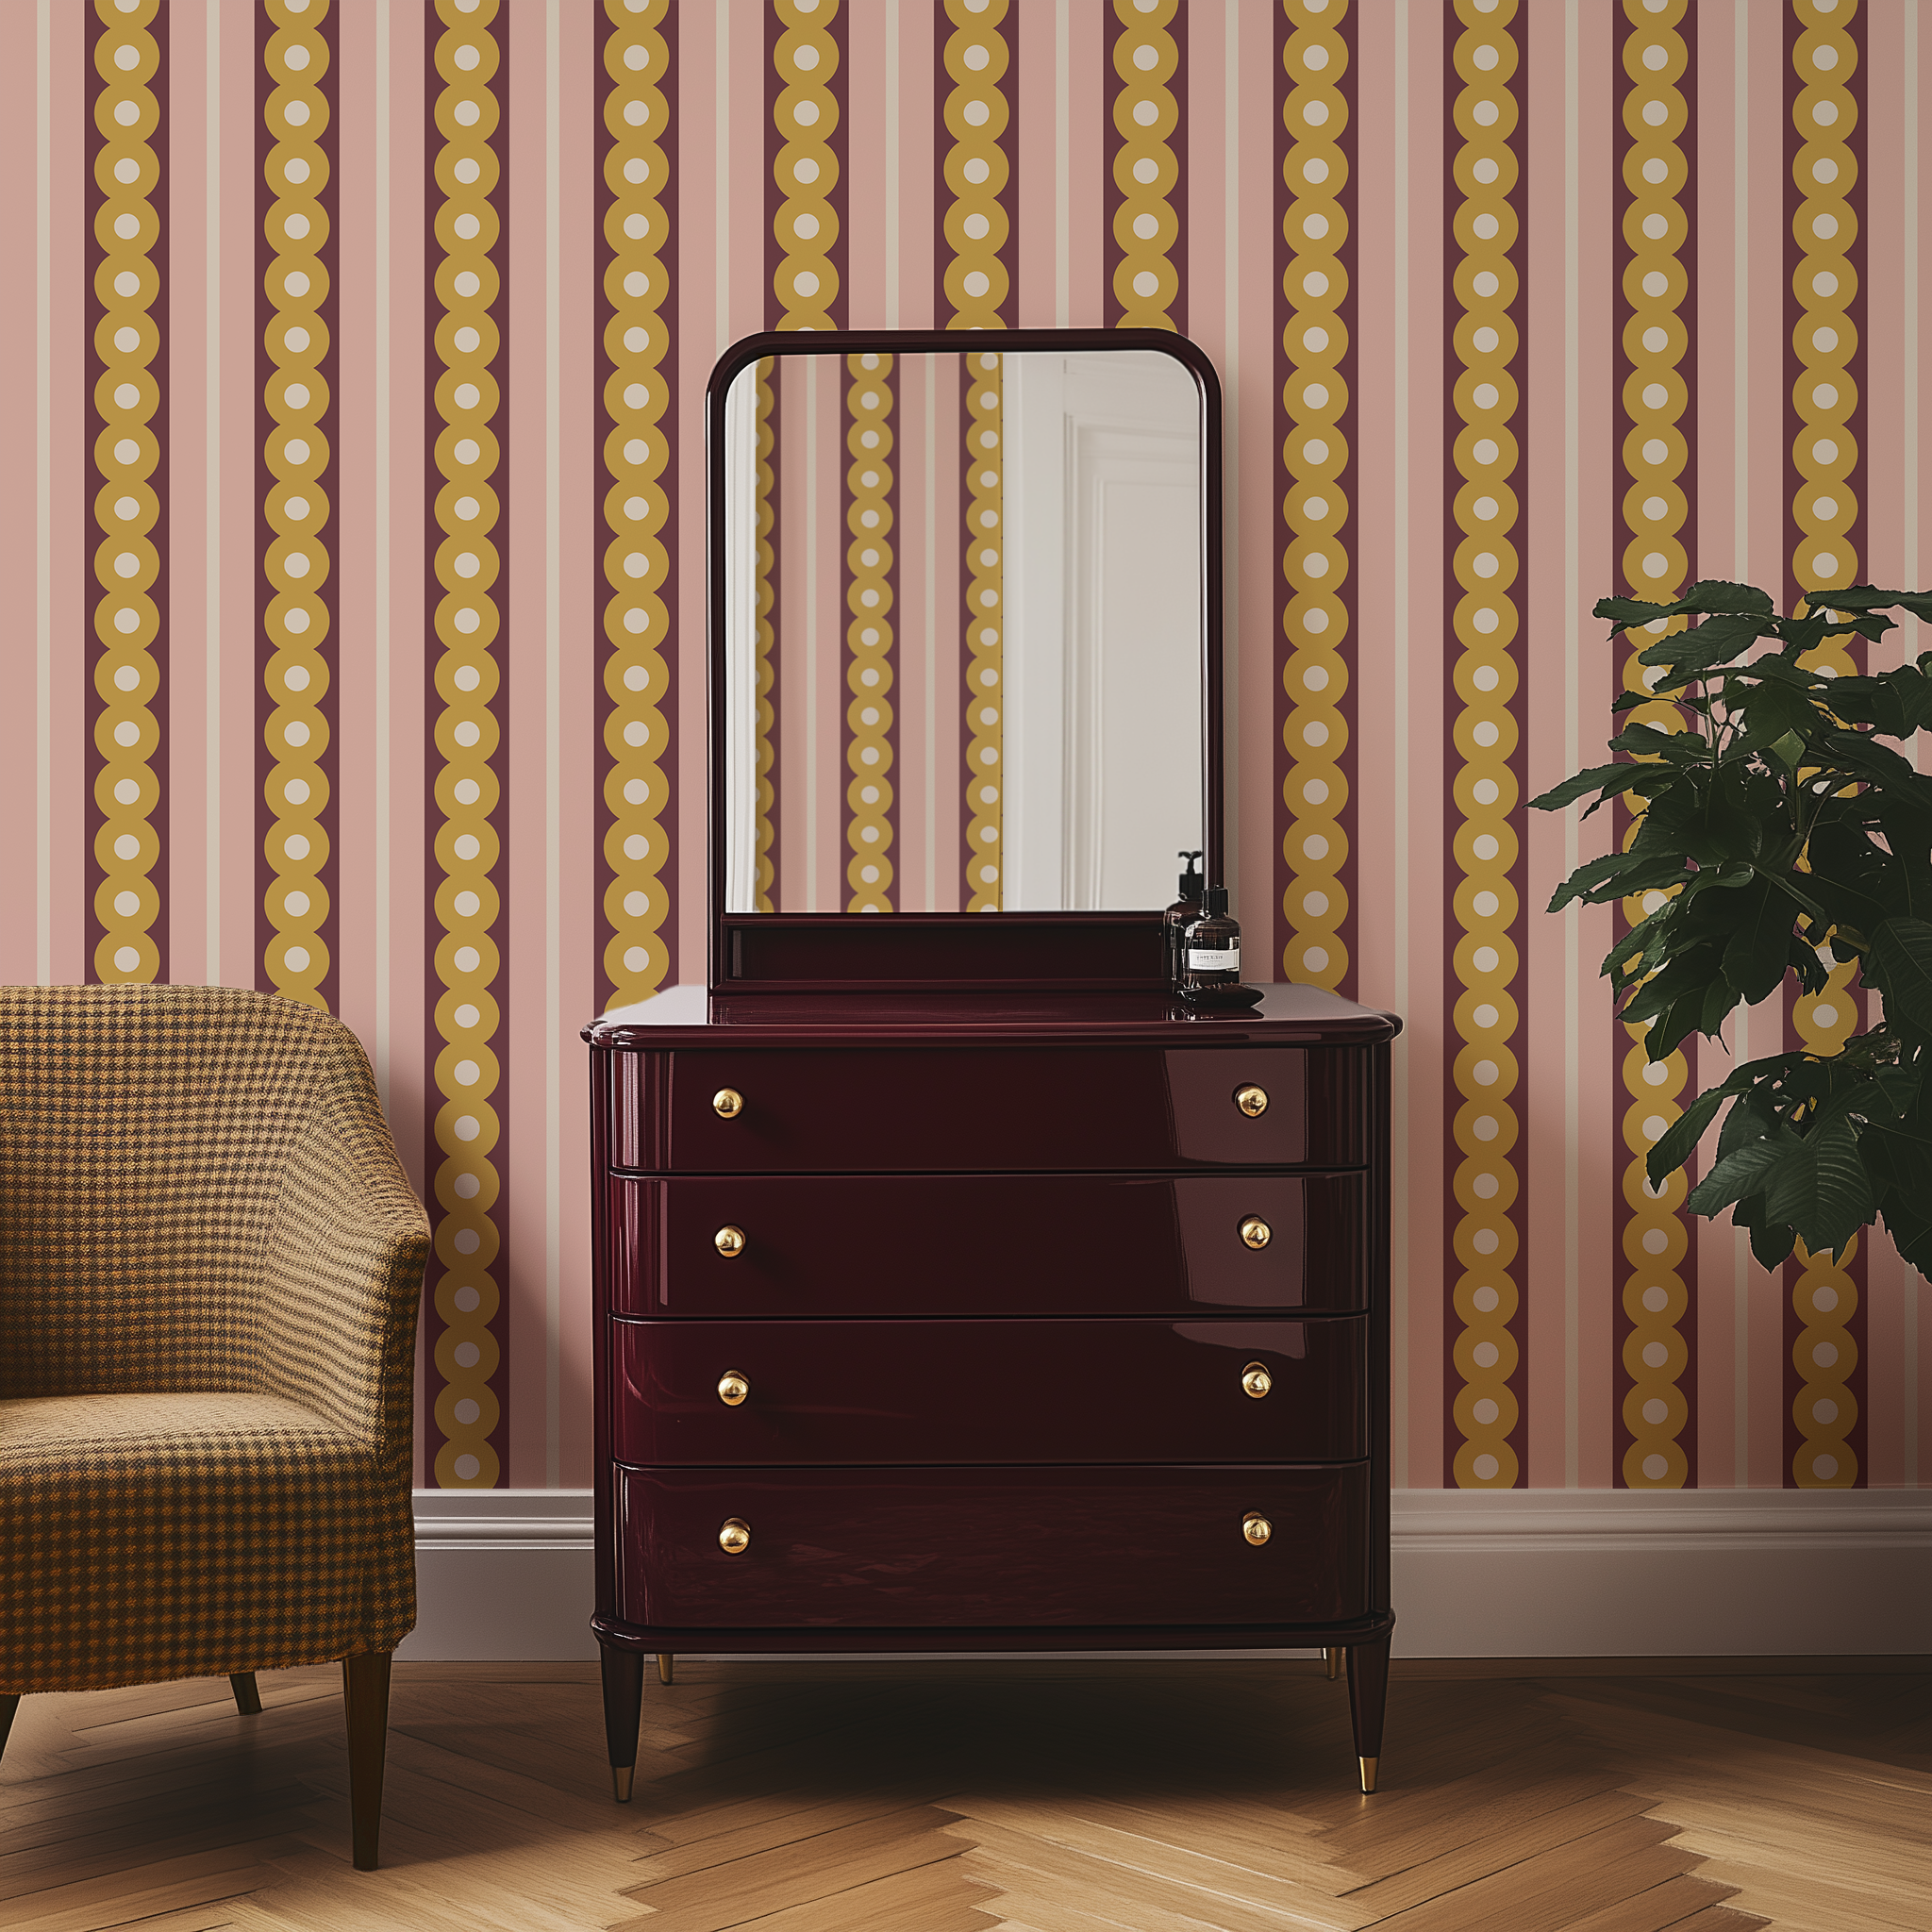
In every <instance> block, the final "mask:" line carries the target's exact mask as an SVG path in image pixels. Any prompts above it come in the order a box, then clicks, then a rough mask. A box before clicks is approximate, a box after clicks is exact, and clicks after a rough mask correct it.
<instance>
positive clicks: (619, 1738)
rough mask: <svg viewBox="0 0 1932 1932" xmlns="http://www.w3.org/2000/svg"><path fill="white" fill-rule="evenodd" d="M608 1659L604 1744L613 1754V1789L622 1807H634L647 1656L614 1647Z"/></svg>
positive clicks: (605, 1650) (608, 1646)
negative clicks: (633, 1787)
mask: <svg viewBox="0 0 1932 1932" xmlns="http://www.w3.org/2000/svg"><path fill="white" fill-rule="evenodd" d="M600 1648H601V1650H602V1652H603V1657H604V1741H605V1743H606V1745H607V1746H608V1749H609V1752H610V1788H611V1790H612V1791H613V1792H614V1793H615V1795H616V1798H617V1802H618V1803H619V1804H620V1805H627V1804H629V1803H630V1787H631V1779H632V1778H633V1777H634V1776H635V1775H636V1774H637V1768H638V1720H639V1718H640V1717H641V1716H642V1714H643V1706H644V1656H643V1652H642V1651H639V1650H624V1649H621V1648H620V1647H619V1646H618V1645H616V1644H614V1643H606V1644H603V1645H601V1646H600Z"/></svg>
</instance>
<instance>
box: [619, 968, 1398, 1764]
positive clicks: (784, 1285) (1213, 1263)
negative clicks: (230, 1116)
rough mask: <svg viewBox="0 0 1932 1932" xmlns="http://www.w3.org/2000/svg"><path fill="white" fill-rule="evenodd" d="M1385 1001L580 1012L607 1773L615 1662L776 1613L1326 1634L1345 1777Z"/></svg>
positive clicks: (1299, 1638)
mask: <svg viewBox="0 0 1932 1932" xmlns="http://www.w3.org/2000/svg"><path fill="white" fill-rule="evenodd" d="M1397 1024H1398V1023H1396V1022H1395V1021H1394V1020H1393V1019H1391V1017H1390V1016H1389V1015H1386V1014H1383V1013H1379V1012H1374V1011H1370V1010H1367V1009H1365V1008H1359V1007H1355V1006H1351V1005H1349V1004H1348V1003H1346V1002H1344V1001H1342V1000H1341V999H1338V998H1336V997H1334V996H1333V995H1331V994H1328V993H1324V992H1323V991H1319V990H1316V989H1311V988H1307V987H1295V986H1273V987H1269V988H1267V989H1265V991H1264V994H1263V997H1262V999H1261V1002H1260V1004H1259V1005H1258V1006H1257V1007H1256V1008H1253V1009H1252V1010H1248V1011H1240V1012H1210V1013H1193V1012H1191V1011H1188V1010H1186V1009H1185V1008H1181V1007H1180V1006H1178V1005H1177V1004H1176V1003H1175V1002H1174V1000H1173V999H1171V998H1170V997H1169V996H1167V995H1165V994H1163V993H1161V992H1158V991H1139V992H1104V991H1064V992H1058V991H1047V992H1034V993H1028V994H1001V993H997V992H977V993H975V992H961V991H955V992H903V991H902V992H877V993H866V992H862V991H857V992H838V993H834V992H826V993H789V994H788V993H755V992H745V993H738V992H724V993H720V992H713V991H707V990H706V989H703V988H691V989H674V990H672V991H667V992H665V993H663V994H660V995H659V996H658V997H657V998H655V999H652V1000H649V1001H646V1002H644V1003H642V1004H641V1005H639V1006H636V1007H632V1008H625V1009H622V1010H619V1011H616V1012H612V1013H609V1014H607V1015H605V1016H604V1017H603V1018H601V1019H600V1020H598V1021H596V1022H594V1023H592V1024H591V1025H590V1026H589V1027H587V1028H586V1033H585V1037H586V1039H587V1040H588V1041H589V1042H590V1045H591V1092H592V1120H593V1135H594V1148H593V1153H594V1163H595V1166H594V1181H593V1186H594V1200H593V1211H594V1217H595V1241H596V1249H595V1252H596V1268H597V1316H596V1320H597V1335H596V1347H597V1357H596V1377H597V1381H596V1401H597V1442H598V1452H597V1454H598V1467H597V1607H596V1615H595V1620H594V1627H595V1630H596V1633H597V1636H598V1639H599V1641H600V1642H601V1644H602V1646H603V1657H604V1682H605V1705H606V1715H607V1720H608V1742H609V1750H610V1758H611V1764H612V1768H613V1772H614V1774H615V1777H616V1782H617V1787H618V1790H619V1794H620V1795H621V1796H622V1795H628V1791H629V1789H630V1780H631V1774H632V1767H633V1766H634V1763H635V1759H636V1752H637V1736H638V1718H639V1705H640V1698H641V1690H642V1678H643V1670H644V1665H645V1662H646V1660H647V1659H649V1658H651V1657H657V1658H658V1663H659V1669H660V1671H661V1672H662V1673H663V1674H664V1675H665V1677H666V1679H667V1681H668V1680H669V1678H670V1675H671V1670H672V1662H671V1660H672V1659H673V1658H674V1657H675V1654H676V1653H678V1652H680V1651H697V1652H708V1653H718V1652H731V1651H754V1652H761V1653H771V1652H774V1651H776V1652H783V1651H787V1650H798V1651H828V1650H846V1651H919V1650H944V1651H955V1652H957V1651H976V1652H998V1651H1003V1650H1019V1651H1038V1650H1044V1649H1062V1648H1064V1649H1078V1650H1097V1649H1108V1648H1123V1649H1133V1650H1145V1649H1158V1648H1174V1649H1212V1648H1222V1647H1241V1648H1250V1647H1279V1648H1282V1649H1321V1650H1324V1651H1326V1652H1327V1653H1328V1655H1329V1657H1330V1660H1331V1674H1333V1666H1334V1664H1335V1663H1337V1662H1338V1661H1339V1660H1340V1657H1341V1655H1343V1654H1345V1657H1346V1660H1347V1670H1348V1680H1349V1695H1350V1698H1351V1701H1352V1708H1353V1715H1354V1720H1355V1730H1356V1743H1357V1753H1358V1755H1359V1757H1360V1759H1361V1767H1360V1768H1361V1775H1362V1780H1363V1784H1364V1788H1365V1789H1372V1788H1373V1786H1374V1774H1375V1763H1376V1760H1377V1759H1378V1758H1379V1757H1380V1754H1381V1725H1382V1705H1383V1697H1384V1691H1385V1686H1386V1681H1387V1671H1388V1657H1389V1641H1390V1632H1391V1628H1392V1625H1393V1622H1394V1618H1393V1614H1392V1611H1391V1605H1390V1592H1389V1522H1388V1510H1389V1460H1388V1438H1389V1429H1388V1424H1389V1391H1388V1292H1387V1291H1388V1253H1387V1235H1386V1230H1387V1224H1388V1169H1387V1152H1386V1150H1387V1144H1388V1119H1387V1112H1388V1064H1389V1042H1390V1041H1391V1038H1392V1037H1393V1036H1394V1034H1395V1032H1396V1030H1397ZM994 1667H996V1666H994ZM1338 1694H1339V1693H1338Z"/></svg>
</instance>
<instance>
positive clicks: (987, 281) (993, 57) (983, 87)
mask: <svg viewBox="0 0 1932 1932" xmlns="http://www.w3.org/2000/svg"><path fill="white" fill-rule="evenodd" d="M976 4H977V7H978V8H979V10H978V11H976V12H975V11H974V5H975V0H946V18H947V19H948V20H950V21H951V22H952V23H953V32H952V34H951V35H950V36H949V37H948V38H947V41H946V44H945V48H944V54H943V58H944V60H945V67H946V73H947V75H948V76H949V77H950V78H951V80H952V82H953V87H952V91H951V92H949V93H948V94H947V95H946V103H945V110H944V111H945V121H946V131H947V133H949V134H950V135H951V136H952V137H953V144H952V146H951V147H950V148H949V149H948V150H947V152H946V162H945V177H946V186H947V187H948V188H949V189H950V190H951V191H952V195H953V199H952V203H951V205H950V206H949V207H948V208H947V209H946V219H945V237H946V246H947V247H948V248H950V249H951V250H952V259H951V260H950V261H949V262H948V263H947V264H946V273H945V282H944V288H945V291H946V300H947V301H948V302H949V303H950V304H951V305H952V309H953V315H952V320H951V321H950V322H948V323H947V325H946V326H947V327H948V328H1003V327H1004V326H1005V324H1004V323H1003V322H1001V320H1000V305H1001V304H1002V303H1003V302H1005V301H1006V299H1007V295H1008V277H1007V268H1006V264H1005V262H1003V261H1002V260H1001V259H1000V250H1001V249H1003V248H1004V247H1005V246H1006V245H1007V230H1008V223H1007V210H1006V208H1004V206H1002V204H1001V201H1000V196H1001V195H1002V194H1004V193H1005V192H1006V188H1007V156H1006V151H1005V149H1003V148H1002V147H1001V146H1000V137H1001V136H1002V135H1003V134H1005V133H1006V131H1007V117H1008V111H1009V109H1008V106H1007V97H1006V95H1005V94H1004V93H1003V92H1001V91H1000V82H1001V81H1002V80H1003V79H1005V78H1006V73H1007V63H1008V59H1009V58H1011V57H1010V55H1009V53H1008V48H1007V42H1006V36H1005V35H1004V34H1002V33H1001V32H1000V23H1001V22H1002V21H1003V20H1005V19H1006V17H1007V7H1008V0H976Z"/></svg>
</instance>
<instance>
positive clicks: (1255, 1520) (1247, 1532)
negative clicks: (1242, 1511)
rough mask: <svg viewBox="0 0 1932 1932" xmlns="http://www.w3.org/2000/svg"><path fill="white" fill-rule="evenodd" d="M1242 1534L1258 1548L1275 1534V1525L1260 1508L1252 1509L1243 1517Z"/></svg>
mask: <svg viewBox="0 0 1932 1932" xmlns="http://www.w3.org/2000/svg"><path fill="white" fill-rule="evenodd" d="M1241 1534H1242V1535H1243V1536H1244V1537H1246V1538H1247V1540H1248V1541H1250V1542H1251V1543H1253V1544H1254V1546H1255V1547H1256V1548H1257V1550H1258V1549H1259V1548H1260V1547H1261V1545H1262V1544H1263V1543H1265V1542H1266V1541H1268V1539H1269V1538H1270V1537H1271V1536H1273V1535H1274V1524H1272V1523H1270V1522H1269V1521H1268V1519H1267V1518H1266V1517H1265V1516H1263V1515H1262V1514H1261V1513H1260V1512H1259V1511H1258V1510H1256V1509H1250V1510H1249V1511H1248V1513H1247V1514H1246V1515H1245V1516H1243V1517H1242V1518H1241Z"/></svg>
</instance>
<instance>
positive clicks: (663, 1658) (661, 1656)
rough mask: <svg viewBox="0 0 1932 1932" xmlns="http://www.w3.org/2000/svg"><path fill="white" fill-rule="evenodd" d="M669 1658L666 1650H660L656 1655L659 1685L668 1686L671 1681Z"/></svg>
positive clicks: (669, 1655)
mask: <svg viewBox="0 0 1932 1932" xmlns="http://www.w3.org/2000/svg"><path fill="white" fill-rule="evenodd" d="M671 1656H672V1654H671V1652H670V1651H668V1650H660V1651H659V1652H658V1683H660V1684H668V1683H670V1681H671Z"/></svg>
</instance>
